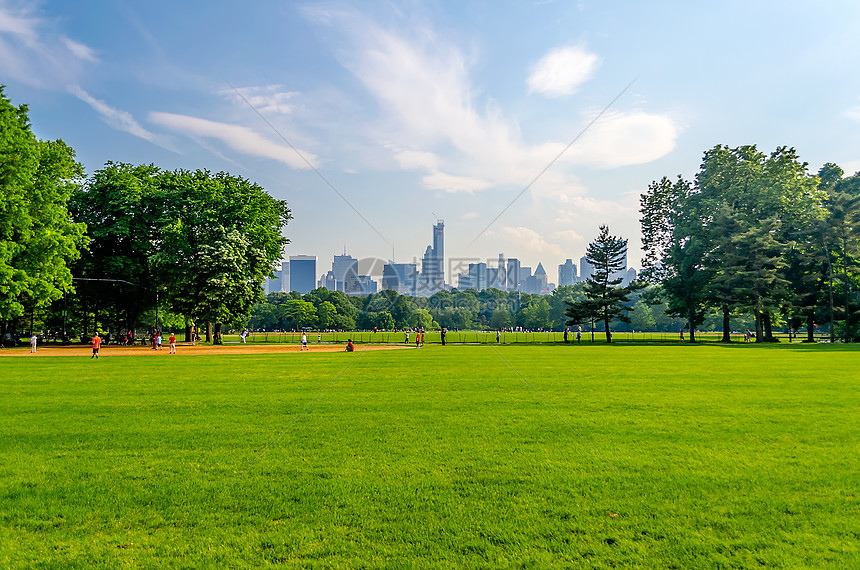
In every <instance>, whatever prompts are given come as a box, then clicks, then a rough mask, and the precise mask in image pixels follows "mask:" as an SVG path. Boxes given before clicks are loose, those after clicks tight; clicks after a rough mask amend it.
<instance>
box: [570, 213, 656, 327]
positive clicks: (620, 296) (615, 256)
mask: <svg viewBox="0 0 860 570" xmlns="http://www.w3.org/2000/svg"><path fill="white" fill-rule="evenodd" d="M626 254H627V240H626V239H621V238H618V237H615V236H612V235H609V226H600V234H599V235H598V236H597V239H596V240H595V241H593V242H591V243H590V244H588V249H587V250H586V253H585V257H586V259H587V260H588V262H589V263H590V264H591V265H592V267H594V272H593V273H592V275H591V276H589V277H588V279H587V280H586V282H585V296H586V298H585V300H583V301H579V302H568V309H567V311H566V313H565V314H566V316H567V317H568V322H567V324H569V325H575V324H579V323H584V322H586V321H588V320H592V319H594V320H601V321H603V327H604V331H605V333H606V342H612V333H611V329H610V323H611V322H612V320H614V319H617V320H619V321H622V322H630V321H629V319H628V317H627V312H628V311H629V310H630V307H628V306H625V303H627V302H628V301H629V300H630V299H629V297H628V295H629V294H630V293H631V292H632V291H634V290H637V289H640V288H641V285H640V284H639V283H631V284H630V285H628V286H626V287H623V286H621V282H622V281H623V278H622V277H615V275H617V274H618V273H619V272H620V271H622V270H623V269H625V263H624V260H625V257H626Z"/></svg>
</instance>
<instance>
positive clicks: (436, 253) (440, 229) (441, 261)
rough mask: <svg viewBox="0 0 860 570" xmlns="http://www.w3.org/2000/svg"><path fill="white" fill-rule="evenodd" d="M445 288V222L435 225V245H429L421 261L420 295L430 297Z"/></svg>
mask: <svg viewBox="0 0 860 570" xmlns="http://www.w3.org/2000/svg"><path fill="white" fill-rule="evenodd" d="M444 288H445V222H444V221H443V220H438V221H437V222H436V223H435V224H434V225H433V245H428V246H427V249H426V250H425V251H424V257H423V258H422V259H421V279H420V293H421V294H423V295H426V296H430V295H432V294H433V293H436V292H437V291H441V290H443V289H444Z"/></svg>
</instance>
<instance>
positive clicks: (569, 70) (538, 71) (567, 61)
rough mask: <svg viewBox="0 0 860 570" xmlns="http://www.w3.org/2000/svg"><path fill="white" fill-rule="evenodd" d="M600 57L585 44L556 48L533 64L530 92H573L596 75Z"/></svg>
mask: <svg viewBox="0 0 860 570" xmlns="http://www.w3.org/2000/svg"><path fill="white" fill-rule="evenodd" d="M598 67H600V58H599V57H597V56H596V55H595V54H593V53H589V52H587V51H585V50H584V49H583V48H581V47H576V46H571V47H563V48H558V49H555V50H553V51H551V52H549V53H548V54H546V55H545V56H543V57H542V58H541V59H540V60H539V61H538V62H537V63H536V64H535V65H534V67H533V68H532V73H531V75H529V78H528V81H527V83H528V86H529V92H530V93H540V94H542V95H546V96H547V97H563V96H565V95H572V94H573V93H576V92H577V91H578V90H579V86H580V85H582V84H583V83H585V82H586V81H588V80H589V79H591V78H592V77H593V76H594V73H595V71H597V68H598Z"/></svg>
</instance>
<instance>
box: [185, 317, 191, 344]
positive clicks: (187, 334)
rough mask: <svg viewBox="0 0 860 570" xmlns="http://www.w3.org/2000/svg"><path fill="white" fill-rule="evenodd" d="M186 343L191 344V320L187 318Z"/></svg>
mask: <svg viewBox="0 0 860 570" xmlns="http://www.w3.org/2000/svg"><path fill="white" fill-rule="evenodd" d="M185 342H191V319H189V318H188V317H185Z"/></svg>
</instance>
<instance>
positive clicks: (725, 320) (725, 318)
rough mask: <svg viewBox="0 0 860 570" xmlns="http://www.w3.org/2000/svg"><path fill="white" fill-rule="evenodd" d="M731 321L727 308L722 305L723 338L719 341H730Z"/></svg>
mask: <svg viewBox="0 0 860 570" xmlns="http://www.w3.org/2000/svg"><path fill="white" fill-rule="evenodd" d="M730 326H731V323H730V322H729V308H728V306H726V305H723V340H722V341H721V342H732V335H731V332H730V331H729V327H730Z"/></svg>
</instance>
